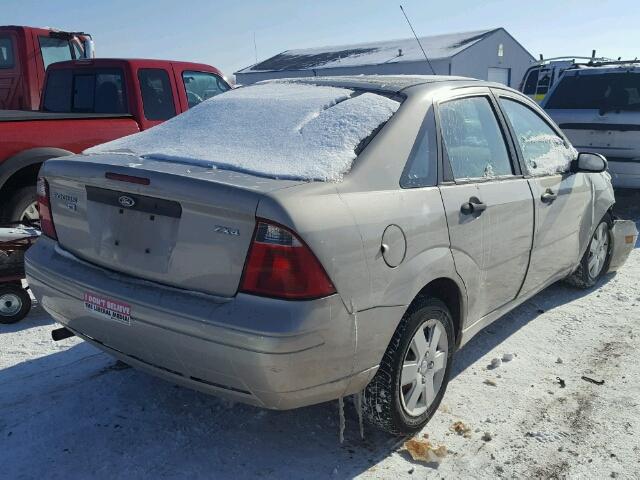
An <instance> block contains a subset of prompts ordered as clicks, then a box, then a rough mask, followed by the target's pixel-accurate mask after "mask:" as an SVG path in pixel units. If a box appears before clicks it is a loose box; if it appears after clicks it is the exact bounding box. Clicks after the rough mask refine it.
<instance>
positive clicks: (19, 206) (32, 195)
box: [4, 185, 39, 222]
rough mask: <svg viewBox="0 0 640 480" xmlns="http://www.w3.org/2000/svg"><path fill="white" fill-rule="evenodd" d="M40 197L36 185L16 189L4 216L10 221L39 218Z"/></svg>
mask: <svg viewBox="0 0 640 480" xmlns="http://www.w3.org/2000/svg"><path fill="white" fill-rule="evenodd" d="M37 201H38V198H37V196H36V187H35V185H31V186H28V187H22V188H21V189H19V190H16V191H15V192H13V194H12V195H11V198H10V199H9V201H8V202H7V203H8V204H7V206H6V208H5V212H4V216H5V217H6V218H7V219H8V220H9V221H10V222H20V221H23V220H31V221H37V220H38V218H39V217H38V210H37V209H36V205H37Z"/></svg>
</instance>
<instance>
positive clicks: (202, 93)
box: [182, 71, 230, 108]
mask: <svg viewBox="0 0 640 480" xmlns="http://www.w3.org/2000/svg"><path fill="white" fill-rule="evenodd" d="M182 80H183V82H184V89H185V91H186V93H187V100H188V102H189V108H192V107H195V106H196V105H198V104H199V103H202V102H204V101H205V100H207V99H209V98H211V97H215V96H216V95H219V94H221V93H224V92H226V91H227V90H229V89H230V87H229V85H227V84H226V82H225V81H224V80H222V79H221V78H220V77H219V76H217V75H215V74H213V73H205V72H190V71H186V72H182Z"/></svg>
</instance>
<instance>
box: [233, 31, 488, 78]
mask: <svg viewBox="0 0 640 480" xmlns="http://www.w3.org/2000/svg"><path fill="white" fill-rule="evenodd" d="M497 30H500V28H493V29H490V30H477V31H474V32H462V33H449V34H446V35H433V36H429V37H422V38H420V42H421V43H422V46H423V47H424V49H425V51H426V52H427V56H428V57H429V59H430V60H436V59H442V58H450V57H453V56H454V55H456V54H458V53H460V52H461V51H463V50H465V49H466V48H468V47H470V46H471V45H474V44H476V43H478V42H479V41H480V40H483V39H484V38H486V37H488V36H489V35H491V34H492V33H494V32H495V31H497ZM420 60H424V55H423V54H422V50H420V46H419V45H418V43H417V42H416V39H415V38H405V39H401V40H388V41H383V42H370V43H360V44H355V45H339V46H334V47H319V48H305V49H299V50H286V51H284V52H282V53H279V54H278V55H275V56H273V57H271V58H268V59H266V60H263V61H262V62H259V63H257V64H255V65H252V66H250V67H247V68H243V69H242V70H239V71H238V72H236V73H251V72H271V71H283V70H312V69H316V68H336V67H355V66H363V65H379V64H381V63H404V62H417V61H420Z"/></svg>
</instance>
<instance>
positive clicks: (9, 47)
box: [0, 37, 14, 68]
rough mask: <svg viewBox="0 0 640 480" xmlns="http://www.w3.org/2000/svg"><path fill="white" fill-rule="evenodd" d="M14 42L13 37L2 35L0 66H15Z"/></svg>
mask: <svg viewBox="0 0 640 480" xmlns="http://www.w3.org/2000/svg"><path fill="white" fill-rule="evenodd" d="M13 65H14V60H13V44H12V43H11V38H9V37H0V68H13Z"/></svg>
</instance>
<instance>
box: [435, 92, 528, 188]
mask: <svg viewBox="0 0 640 480" xmlns="http://www.w3.org/2000/svg"><path fill="white" fill-rule="evenodd" d="M450 93H451V94H449V95H447V96H445V97H441V98H438V99H436V100H434V102H433V105H434V111H435V115H436V131H437V133H438V136H439V141H438V158H439V164H440V166H441V168H440V169H439V171H441V172H442V173H443V175H442V177H441V178H439V183H442V184H447V185H451V184H456V185H464V184H469V183H486V182H490V181H504V180H506V179H512V178H523V173H522V172H523V170H522V165H521V164H520V160H519V158H518V156H517V151H516V150H515V149H514V145H513V143H512V139H511V137H510V135H509V134H508V130H507V125H506V124H505V122H504V118H503V116H502V110H501V109H500V108H499V105H498V104H497V101H496V99H495V97H494V96H493V93H492V91H491V89H489V88H488V87H469V88H468V89H460V90H454V92H450ZM472 97H485V98H486V99H487V101H488V102H489V105H490V106H491V108H492V109H493V114H494V116H495V118H496V122H497V123H498V127H499V128H500V132H501V133H502V139H503V141H504V144H505V147H506V149H507V155H508V156H509V162H510V164H511V169H512V172H513V173H512V174H510V175H496V176H493V177H474V178H460V179H456V178H455V177H454V176H453V169H452V168H451V163H450V162H449V157H448V154H447V153H446V149H445V145H444V137H443V136H442V125H441V121H440V105H441V104H443V103H446V102H450V101H454V100H460V99H463V98H472ZM445 173H447V175H445ZM449 174H450V176H449Z"/></svg>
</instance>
